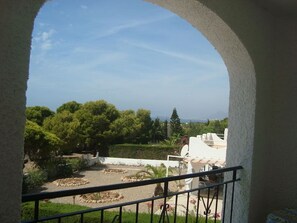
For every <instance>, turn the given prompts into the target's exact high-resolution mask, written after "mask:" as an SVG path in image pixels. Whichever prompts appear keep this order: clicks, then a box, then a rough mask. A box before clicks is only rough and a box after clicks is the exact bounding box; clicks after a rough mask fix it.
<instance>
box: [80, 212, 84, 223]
mask: <svg viewBox="0 0 297 223" xmlns="http://www.w3.org/2000/svg"><path fill="white" fill-rule="evenodd" d="M80 223H84V213H81V214H80Z"/></svg>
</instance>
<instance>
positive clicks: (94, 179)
mask: <svg viewBox="0 0 297 223" xmlns="http://www.w3.org/2000/svg"><path fill="white" fill-rule="evenodd" d="M104 169H121V170H126V171H127V173H108V174H106V173H104ZM143 169H144V167H133V166H118V165H116V166H115V165H107V166H95V167H92V168H91V169H89V170H86V171H82V172H80V173H79V174H77V175H76V176H75V177H83V178H85V179H87V180H88V181H89V182H90V183H89V184H86V185H81V186H75V187H61V186H57V185H56V184H54V183H52V182H48V183H46V184H44V185H43V190H42V192H50V191H58V190H68V189H77V188H84V187H92V186H100V185H110V184H116V183H123V182H122V181H121V177H123V176H128V175H132V174H135V173H136V172H138V171H139V170H143ZM169 187H170V190H172V191H176V185H175V183H174V182H173V183H171V184H170V185H169ZM154 188H155V185H148V186H143V187H137V188H131V189H122V190H118V191H117V192H119V193H121V194H122V195H123V196H124V198H123V199H121V200H120V201H116V202H109V203H85V202H82V201H80V199H79V196H76V197H75V204H78V205H84V206H89V207H100V206H106V205H110V204H116V203H123V202H128V201H133V200H138V199H143V198H149V197H152V195H153V192H154ZM51 201H52V202H56V203H70V204H73V203H74V199H73V197H62V198H57V199H52V200H51ZM158 203H161V201H156V207H154V210H157V208H158V207H157V206H158ZM135 209H136V205H133V206H126V207H124V210H126V211H135ZM139 211H140V212H148V207H147V205H146V204H144V203H142V204H140V205H139Z"/></svg>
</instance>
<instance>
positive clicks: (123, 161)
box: [98, 156, 178, 167]
mask: <svg viewBox="0 0 297 223" xmlns="http://www.w3.org/2000/svg"><path fill="white" fill-rule="evenodd" d="M98 162H99V163H102V164H114V165H128V166H145V165H148V164H149V165H152V166H160V165H161V163H163V164H164V165H165V166H166V167H167V166H168V167H178V161H167V160H149V159H128V158H114V157H102V156H100V157H98Z"/></svg>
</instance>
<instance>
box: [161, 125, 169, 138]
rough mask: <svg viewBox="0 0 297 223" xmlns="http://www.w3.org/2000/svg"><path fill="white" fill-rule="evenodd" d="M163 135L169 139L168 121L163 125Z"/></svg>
mask: <svg viewBox="0 0 297 223" xmlns="http://www.w3.org/2000/svg"><path fill="white" fill-rule="evenodd" d="M162 133H163V138H164V139H167V138H168V121H167V120H165V121H164V123H163V128H162Z"/></svg>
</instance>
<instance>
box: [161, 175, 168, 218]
mask: <svg viewBox="0 0 297 223" xmlns="http://www.w3.org/2000/svg"><path fill="white" fill-rule="evenodd" d="M163 196H164V202H163V210H162V213H163V222H165V215H166V214H167V210H166V209H167V205H166V202H167V196H168V181H165V182H164V194H163Z"/></svg>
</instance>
